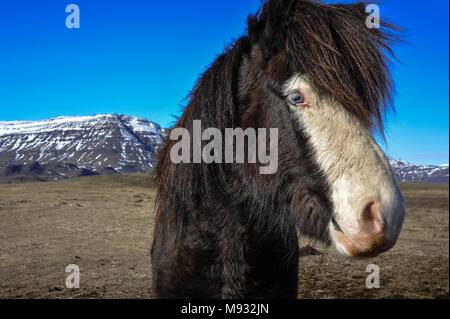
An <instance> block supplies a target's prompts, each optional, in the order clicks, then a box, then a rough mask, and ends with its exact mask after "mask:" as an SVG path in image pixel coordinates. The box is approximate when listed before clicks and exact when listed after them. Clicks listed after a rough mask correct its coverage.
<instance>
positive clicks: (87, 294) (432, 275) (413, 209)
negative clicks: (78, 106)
mask: <svg viewBox="0 0 450 319" xmlns="http://www.w3.org/2000/svg"><path fill="white" fill-rule="evenodd" d="M400 188H401V189H402V192H403V194H404V196H405V198H406V204H407V217H406V220H405V224H404V227H403V232H402V234H401V236H400V239H399V241H398V243H397V245H396V246H395V247H394V248H393V249H392V250H391V251H389V252H387V253H385V254H382V255H380V256H378V257H376V258H371V259H365V260H353V259H348V258H344V257H340V256H337V255H336V254H335V253H333V251H332V250H331V249H329V248H326V247H323V246H322V245H312V244H311V243H306V242H304V241H301V246H302V247H305V246H306V245H307V244H311V245H312V246H311V247H310V246H306V247H307V248H303V249H302V252H303V253H302V255H303V256H301V257H300V260H299V263H300V266H299V282H298V288H299V289H298V290H299V295H298V297H299V298H331V299H333V298H449V290H448V288H449V287H448V286H449V202H448V200H449V188H448V185H437V184H425V183H401V184H400ZM154 199H155V188H154V185H153V184H152V182H151V179H150V178H149V177H148V176H147V175H144V174H130V175H111V176H106V175H104V176H90V177H82V178H77V179H71V180H65V181H59V182H30V183H11V184H0V298H151V297H152V293H151V264H150V247H151V243H152V237H153V221H154ZM69 264H76V265H78V266H79V267H80V278H81V280H80V288H78V289H68V288H66V286H65V281H66V277H67V276H68V275H69V273H66V272H65V270H66V266H67V265H69ZM370 264H375V265H377V266H378V268H379V271H380V288H378V289H377V288H373V289H368V288H367V287H366V278H367V276H369V275H370V273H368V272H366V267H367V266H368V265H370Z"/></svg>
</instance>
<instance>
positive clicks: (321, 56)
mask: <svg viewBox="0 0 450 319" xmlns="http://www.w3.org/2000/svg"><path fill="white" fill-rule="evenodd" d="M366 19H367V14H366V13H365V4H364V3H362V2H358V3H353V4H337V3H335V4H325V3H323V2H319V1H314V0H268V1H266V2H265V4H264V5H263V7H262V10H261V11H260V12H259V13H258V14H256V15H253V16H250V17H249V27H248V29H249V35H250V36H251V37H253V38H254V39H253V41H258V42H259V43H262V44H263V45H265V46H266V50H267V52H275V51H279V52H278V54H279V53H280V52H281V53H282V54H283V55H284V58H285V59H284V60H285V61H286V63H287V65H288V68H289V69H290V71H291V72H292V73H293V74H294V73H302V74H305V75H307V76H308V78H309V79H310V80H311V82H312V83H314V85H315V86H316V87H317V88H318V89H319V90H320V91H321V92H322V93H323V94H329V95H331V96H333V97H334V98H335V99H336V100H337V101H338V102H340V103H341V104H342V105H343V106H344V107H345V108H346V109H348V111H350V112H351V113H352V114H354V115H355V116H356V117H357V118H358V119H360V120H361V121H362V122H363V123H364V125H366V126H367V127H368V128H369V129H371V130H374V131H378V132H379V133H381V135H382V136H383V131H384V128H383V123H384V119H385V115H386V112H387V111H388V110H390V109H392V110H393V104H392V92H393V84H392V78H391V74H390V71H389V68H388V65H389V63H390V59H391V58H394V59H395V56H394V54H393V52H392V50H391V45H392V44H394V43H396V42H398V41H401V35H400V32H399V28H398V27H396V26H394V25H392V24H389V23H387V22H385V21H381V22H380V28H379V29H377V28H372V29H370V28H368V27H367V26H366ZM255 38H256V39H257V40H255Z"/></svg>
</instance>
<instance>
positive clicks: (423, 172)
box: [389, 159, 449, 184]
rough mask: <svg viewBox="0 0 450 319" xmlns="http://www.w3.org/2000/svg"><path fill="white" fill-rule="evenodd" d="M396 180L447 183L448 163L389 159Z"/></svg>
mask: <svg viewBox="0 0 450 319" xmlns="http://www.w3.org/2000/svg"><path fill="white" fill-rule="evenodd" d="M389 162H390V164H391V166H392V170H393V171H394V175H395V179H396V180H397V181H401V182H404V181H419V182H429V183H440V184H448V183H449V168H448V164H444V165H441V166H434V165H416V164H411V163H408V162H406V161H402V160H396V159H389Z"/></svg>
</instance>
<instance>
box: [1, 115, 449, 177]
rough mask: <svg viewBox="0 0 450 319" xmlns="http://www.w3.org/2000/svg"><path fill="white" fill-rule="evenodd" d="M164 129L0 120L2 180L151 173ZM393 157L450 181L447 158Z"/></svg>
mask: <svg viewBox="0 0 450 319" xmlns="http://www.w3.org/2000/svg"><path fill="white" fill-rule="evenodd" d="M165 134H166V130H165V129H164V128H162V127H161V126H160V125H158V124H157V123H155V122H152V121H149V120H147V119H145V118H142V117H136V116H130V115H123V114H115V113H100V114H94V115H88V116H59V117H55V118H51V119H45V120H40V121H0V181H2V180H3V181H5V180H7V181H21V180H23V181H26V180H42V181H50V180H61V179H66V178H72V177H76V176H86V175H96V174H118V173H133V172H144V173H149V172H151V171H152V169H153V166H154V164H155V163H154V162H155V154H156V152H157V150H158V147H159V146H160V145H161V143H162V141H163V139H164V136H165ZM389 161H390V164H391V166H392V168H393V172H394V175H395V178H396V180H397V181H422V182H430V183H443V184H448V181H449V167H448V164H443V165H440V166H435V165H416V164H412V163H409V162H407V161H403V160H399V159H392V158H390V159H389Z"/></svg>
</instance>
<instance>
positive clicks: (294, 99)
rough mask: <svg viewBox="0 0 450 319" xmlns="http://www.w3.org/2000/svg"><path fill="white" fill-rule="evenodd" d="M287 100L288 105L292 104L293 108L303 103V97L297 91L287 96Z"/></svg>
mask: <svg viewBox="0 0 450 319" xmlns="http://www.w3.org/2000/svg"><path fill="white" fill-rule="evenodd" d="M287 100H288V102H289V103H290V104H292V105H294V106H296V105H298V104H302V103H304V102H305V98H304V97H303V95H302V93H300V92H299V91H296V92H293V93H291V94H289V95H288V96H287Z"/></svg>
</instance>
